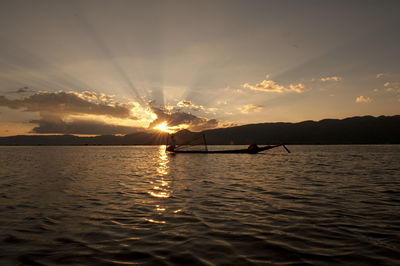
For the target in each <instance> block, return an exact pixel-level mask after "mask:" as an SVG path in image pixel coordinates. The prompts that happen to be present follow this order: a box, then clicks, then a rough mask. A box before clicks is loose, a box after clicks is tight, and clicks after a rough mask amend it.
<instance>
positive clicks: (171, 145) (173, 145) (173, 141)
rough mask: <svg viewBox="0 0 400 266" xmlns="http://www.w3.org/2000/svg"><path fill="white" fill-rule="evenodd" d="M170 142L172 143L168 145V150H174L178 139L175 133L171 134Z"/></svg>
mask: <svg viewBox="0 0 400 266" xmlns="http://www.w3.org/2000/svg"><path fill="white" fill-rule="evenodd" d="M170 142H171V144H170V145H169V146H168V147H167V151H174V150H175V147H176V140H175V137H174V134H172V135H171V136H170Z"/></svg>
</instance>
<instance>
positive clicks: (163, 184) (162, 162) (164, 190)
mask: <svg viewBox="0 0 400 266" xmlns="http://www.w3.org/2000/svg"><path fill="white" fill-rule="evenodd" d="M168 163H169V159H168V155H167V153H166V152H165V145H162V146H160V148H159V151H158V166H157V173H158V174H159V179H157V180H155V182H151V183H152V184H153V187H152V190H151V191H149V194H150V195H151V196H153V197H155V198H169V197H170V196H171V191H170V186H169V182H168V180H166V179H165V176H166V175H168V173H169V166H168Z"/></svg>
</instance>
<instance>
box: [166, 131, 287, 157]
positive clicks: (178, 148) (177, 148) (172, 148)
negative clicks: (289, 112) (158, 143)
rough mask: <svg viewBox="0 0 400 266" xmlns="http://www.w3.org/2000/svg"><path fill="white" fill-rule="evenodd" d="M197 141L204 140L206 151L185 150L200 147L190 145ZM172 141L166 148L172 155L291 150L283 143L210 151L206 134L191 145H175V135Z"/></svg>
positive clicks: (171, 137) (171, 138)
mask: <svg viewBox="0 0 400 266" xmlns="http://www.w3.org/2000/svg"><path fill="white" fill-rule="evenodd" d="M196 139H202V141H203V143H202V145H201V146H204V150H199V149H198V150H184V148H186V147H189V146H199V145H191V144H190V143H191V142H192V141H194V140H196ZM170 140H171V145H169V146H168V147H167V148H166V151H168V152H171V153H224V154H227V153H247V154H256V153H259V152H262V151H266V150H270V149H273V148H277V147H280V146H282V147H284V148H285V150H286V151H287V152H288V153H290V151H289V149H288V148H286V146H285V145H284V144H283V143H279V144H274V145H266V146H262V147H258V146H257V145H256V144H251V145H250V146H249V147H248V148H247V149H236V150H211V151H210V150H208V148H207V141H206V136H205V135H204V134H201V136H200V137H198V138H195V139H194V140H192V141H191V142H189V143H186V144H184V145H175V138H174V135H171V136H170Z"/></svg>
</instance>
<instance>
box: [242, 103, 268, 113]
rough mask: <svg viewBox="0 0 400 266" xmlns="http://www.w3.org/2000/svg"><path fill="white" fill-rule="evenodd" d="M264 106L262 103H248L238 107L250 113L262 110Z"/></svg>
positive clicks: (243, 111)
mask: <svg viewBox="0 0 400 266" xmlns="http://www.w3.org/2000/svg"><path fill="white" fill-rule="evenodd" d="M262 108H263V106H262V105H254V104H247V105H244V106H241V107H239V108H238V109H239V110H240V112H242V113H243V114H248V113H250V112H260V111H261V109H262Z"/></svg>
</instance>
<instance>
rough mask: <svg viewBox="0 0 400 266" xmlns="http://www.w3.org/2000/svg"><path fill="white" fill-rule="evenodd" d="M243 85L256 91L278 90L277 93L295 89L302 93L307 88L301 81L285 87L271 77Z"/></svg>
mask: <svg viewBox="0 0 400 266" xmlns="http://www.w3.org/2000/svg"><path fill="white" fill-rule="evenodd" d="M242 87H243V88H246V89H250V90H255V91H266V92H277V93H282V92H293V91H294V92H297V93H302V92H304V91H305V90H306V88H305V87H304V86H303V85H302V84H301V83H299V84H297V85H293V84H290V85H289V87H285V86H282V85H279V84H277V83H276V82H275V81H273V80H270V79H269V80H263V81H262V82H260V83H258V84H255V85H251V84H249V83H244V84H242Z"/></svg>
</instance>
